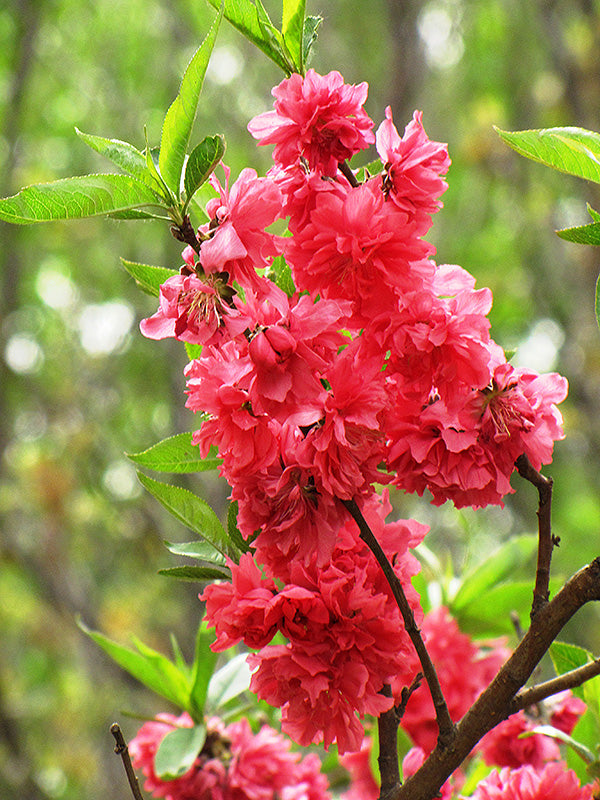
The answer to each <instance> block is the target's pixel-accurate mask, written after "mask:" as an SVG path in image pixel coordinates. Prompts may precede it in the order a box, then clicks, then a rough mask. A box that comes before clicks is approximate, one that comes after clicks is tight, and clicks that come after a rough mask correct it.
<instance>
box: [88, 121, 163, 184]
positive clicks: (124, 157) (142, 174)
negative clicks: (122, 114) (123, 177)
mask: <svg viewBox="0 0 600 800" xmlns="http://www.w3.org/2000/svg"><path fill="white" fill-rule="evenodd" d="M75 132H76V133H77V135H78V136H79V138H80V139H82V140H83V141H84V142H85V143H86V144H87V145H88V146H89V147H91V148H92V150H95V151H96V152H97V153H99V154H100V155H101V156H104V157H105V158H108V159H109V161H112V162H113V164H116V165H117V167H119V169H122V170H123V171H124V172H127V173H128V174H129V175H132V176H133V177H134V178H137V179H138V180H140V181H142V182H143V183H145V184H146V185H147V186H149V187H150V188H151V189H152V190H154V191H157V189H158V188H159V187H158V186H157V185H156V183H155V181H154V179H153V177H152V176H151V174H150V172H149V171H148V165H147V164H146V157H145V155H144V154H143V153H142V152H140V151H139V150H138V149H137V147H134V146H133V145H132V144H129V142H122V141H121V140H120V139H107V138H105V137H104V136H94V135H93V134H91V133H84V132H83V131H80V130H79V128H75Z"/></svg>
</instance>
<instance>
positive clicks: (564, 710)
mask: <svg viewBox="0 0 600 800" xmlns="http://www.w3.org/2000/svg"><path fill="white" fill-rule="evenodd" d="M545 706H546V708H547V710H548V713H549V714H550V724H551V725H553V726H554V727H555V728H558V730H559V731H562V732H563V733H566V734H568V735H569V736H570V735H571V734H572V733H573V728H574V727H575V725H577V722H578V721H579V718H580V717H581V716H582V715H583V714H584V713H585V710H586V709H587V706H586V704H585V703H584V702H583V700H581V699H580V698H579V697H576V696H575V695H574V694H573V692H571V690H570V689H566V690H565V691H564V692H559V693H558V694H555V695H554V696H553V697H551V698H549V699H548V700H546V702H545Z"/></svg>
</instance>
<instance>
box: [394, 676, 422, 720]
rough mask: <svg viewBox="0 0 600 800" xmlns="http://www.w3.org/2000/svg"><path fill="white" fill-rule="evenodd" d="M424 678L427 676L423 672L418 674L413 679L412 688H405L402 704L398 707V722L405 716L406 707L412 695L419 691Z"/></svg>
mask: <svg viewBox="0 0 600 800" xmlns="http://www.w3.org/2000/svg"><path fill="white" fill-rule="evenodd" d="M424 677H425V676H424V675H423V673H422V672H417V674H416V675H415V677H414V678H413V679H412V683H411V684H410V686H404V687H403V689H402V694H401V699H400V702H399V703H398V705H397V706H396V718H397V719H398V722H400V721H401V719H402V717H403V716H404V712H405V711H406V706H407V705H408V701H409V700H410V697H411V695H412V693H413V692H416V691H417V689H418V688H419V686H420V685H421V683H422V681H423V678H424Z"/></svg>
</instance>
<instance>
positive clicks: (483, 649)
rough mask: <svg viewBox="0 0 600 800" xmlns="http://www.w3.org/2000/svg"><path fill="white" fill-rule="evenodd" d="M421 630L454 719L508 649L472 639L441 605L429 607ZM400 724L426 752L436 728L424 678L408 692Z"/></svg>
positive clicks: (397, 688) (396, 686)
mask: <svg viewBox="0 0 600 800" xmlns="http://www.w3.org/2000/svg"><path fill="white" fill-rule="evenodd" d="M421 630H422V633H423V638H424V640H425V643H426V645H427V649H428V650H429V653H430V655H431V658H432V660H433V662H434V664H435V667H436V670H437V672H438V677H439V680H440V684H441V687H442V691H443V692H444V696H445V698H446V702H447V703H448V710H449V712H450V717H451V718H452V720H453V721H454V722H458V721H459V720H460V719H461V718H462V716H463V715H464V714H465V713H466V711H467V710H468V709H469V708H470V707H471V705H472V704H473V702H474V701H475V700H476V698H477V697H478V696H479V695H480V694H481V692H482V691H483V689H485V688H486V687H487V685H488V684H489V683H490V681H491V680H492V678H493V677H494V676H495V674H496V672H497V671H498V669H499V668H500V666H501V664H502V663H503V662H504V661H505V660H506V658H507V656H508V650H507V649H506V648H505V647H504V645H503V643H502V642H491V643H483V644H477V643H475V642H473V641H472V640H471V639H470V637H469V636H467V635H466V634H464V633H461V632H460V630H459V629H458V625H457V624H456V621H455V620H454V619H453V618H452V617H451V616H450V613H449V612H448V609H446V608H444V607H440V608H436V609H434V610H433V611H430V612H429V613H428V614H427V615H426V617H425V619H424V620H423V624H422V626H421ZM415 672H416V670H415ZM393 686H394V691H395V693H396V694H397V695H399V694H400V691H401V689H402V686H401V685H400V684H399V683H398V682H394V684H393ZM401 725H402V727H403V728H404V729H405V730H406V731H407V732H408V734H409V735H410V737H411V739H412V741H413V742H414V743H415V744H416V745H417V746H418V747H420V748H422V750H423V751H425V752H426V753H429V752H431V750H433V748H434V746H435V743H436V741H437V735H438V730H437V724H436V722H435V711H434V708H433V701H432V700H431V694H430V692H429V689H428V687H427V685H426V683H425V681H423V682H422V683H421V685H420V687H419V688H418V689H417V690H416V691H415V692H413V694H412V695H411V696H410V699H409V701H408V704H407V707H406V711H405V713H404V716H403V717H402V721H401Z"/></svg>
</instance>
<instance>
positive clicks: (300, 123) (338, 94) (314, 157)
mask: <svg viewBox="0 0 600 800" xmlns="http://www.w3.org/2000/svg"><path fill="white" fill-rule="evenodd" d="M367 92H368V86H367V84H366V83H360V84H359V85H358V86H351V85H349V84H345V83H344V79H343V77H342V76H341V75H340V73H339V72H335V71H334V72H330V73H328V74H327V75H319V74H318V73H316V72H315V71H314V70H313V69H309V70H308V72H307V73H306V76H305V77H304V78H303V77H302V76H301V75H292V76H291V77H290V78H286V79H285V80H283V81H282V82H281V83H280V84H279V86H276V87H275V88H274V89H273V91H272V94H273V96H274V97H275V103H274V106H275V110H274V111H267V112H265V113H264V114H260V115H259V116H258V117H255V118H254V119H253V120H252V121H251V122H250V124H249V125H248V130H249V131H250V133H251V134H252V136H254V138H255V139H258V141H259V143H260V144H274V145H275V150H274V153H273V158H274V159H275V161H276V162H277V163H278V164H281V165H283V166H288V165H289V164H293V163H295V162H296V161H297V159H298V158H300V157H302V158H304V159H305V160H306V162H307V163H308V166H309V168H310V169H311V170H317V171H319V172H321V173H322V174H323V175H335V173H336V172H337V168H338V164H339V163H340V162H342V161H345V160H346V159H347V158H351V157H352V156H353V155H354V154H355V153H358V151H359V150H364V149H365V148H366V147H368V146H369V145H370V144H372V143H373V142H374V141H375V137H374V135H373V131H372V129H373V121H372V120H371V119H370V118H369V116H368V115H367V113H366V111H365V110H364V109H363V104H364V102H365V100H366V99H367Z"/></svg>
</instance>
